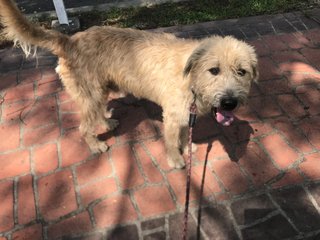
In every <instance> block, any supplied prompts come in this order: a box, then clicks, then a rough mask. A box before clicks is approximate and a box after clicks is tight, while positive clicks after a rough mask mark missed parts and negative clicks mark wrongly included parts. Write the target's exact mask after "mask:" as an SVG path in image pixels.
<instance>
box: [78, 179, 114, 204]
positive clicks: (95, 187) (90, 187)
mask: <svg viewBox="0 0 320 240" xmlns="http://www.w3.org/2000/svg"><path fill="white" fill-rule="evenodd" d="M116 191H118V187H117V183H116V181H115V179H114V178H103V179H99V180H98V181H95V182H91V183H89V184H86V185H85V186H83V187H81V189H80V194H81V199H82V204H84V205H88V204H89V203H90V202H92V201H94V200H96V199H99V198H101V197H104V196H106V195H108V194H111V193H114V192H116Z"/></svg>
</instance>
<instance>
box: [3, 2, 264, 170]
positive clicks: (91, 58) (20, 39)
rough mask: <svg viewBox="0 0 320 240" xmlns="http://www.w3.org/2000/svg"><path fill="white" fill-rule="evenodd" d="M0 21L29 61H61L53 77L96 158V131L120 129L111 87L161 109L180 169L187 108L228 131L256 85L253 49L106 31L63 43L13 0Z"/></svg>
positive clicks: (173, 161) (99, 146)
mask: <svg viewBox="0 0 320 240" xmlns="http://www.w3.org/2000/svg"><path fill="white" fill-rule="evenodd" d="M0 15H1V20H2V24H3V25H4V26H5V34H6V36H7V37H8V38H9V39H11V40H13V41H14V42H15V43H16V44H19V45H20V46H21V48H22V49H23V51H24V52H25V53H26V55H29V54H30V52H31V48H32V46H36V47H42V48H45V49H48V50H50V51H51V52H52V53H53V54H55V55H57V56H58V57H59V61H58V67H57V69H56V70H57V73H58V74H59V76H60V78H61V80H62V82H63V85H64V87H65V89H66V91H67V92H68V93H69V94H70V95H71V97H72V98H73V100H74V101H75V102H76V103H77V104H78V105H79V106H80V108H81V110H80V111H81V123H80V127H79V130H80V132H81V134H82V136H83V137H84V138H85V140H86V142H87V143H88V145H89V146H90V148H91V150H92V151H93V152H104V151H107V150H108V146H107V145H106V143H105V142H102V141H99V140H98V138H97V136H96V135H95V132H94V129H95V126H96V125H98V124H102V125H103V126H104V127H105V128H106V130H108V131H112V130H113V129H114V128H116V127H117V125H118V121H117V120H115V119H112V118H109V116H110V112H108V110H107V109H106V105H105V99H106V98H105V96H106V95H108V94H109V93H110V92H111V91H112V86H116V87H117V88H119V89H121V90H122V91H124V92H126V93H130V94H132V95H134V96H135V97H137V98H144V99H148V100H151V101H153V102H155V103H157V104H158V105H160V106H161V107H162V109H163V122H164V139H165V146H166V152H167V158H168V163H169V165H170V166H171V167H174V168H183V167H184V166H185V162H184V159H183V157H182V151H183V149H184V148H185V147H186V145H187V141H188V139H187V138H188V120H189V106H190V104H191V103H192V102H193V101H194V100H195V103H196V105H197V109H198V114H199V115H204V114H208V113H211V111H212V109H214V112H215V118H216V120H217V121H218V122H219V123H221V124H223V125H230V124H231V123H232V121H233V119H234V117H233V111H234V110H235V109H236V108H237V106H239V105H241V104H245V102H246V100H247V96H248V94H249V90H250V86H251V84H252V82H253V81H256V80H257V79H258V71H257V64H258V63H257V56H256V53H255V50H254V48H253V47H252V46H250V45H248V44H247V43H245V42H243V41H240V40H237V39H235V38H233V37H231V36H226V37H221V36H212V37H209V38H206V39H203V40H193V39H180V38H176V37H175V36H174V35H171V34H166V33H151V32H148V31H142V30H134V29H121V28H114V27H105V26H104V27H91V28H89V29H88V30H86V31H83V32H79V33H76V34H74V35H72V36H68V35H65V34H62V33H60V32H57V31H54V30H45V29H43V28H41V27H38V26H35V25H34V24H32V23H30V22H29V21H28V20H27V19H26V18H25V17H24V16H23V15H22V14H21V13H20V11H19V10H18V8H17V7H16V5H15V3H14V2H12V1H11V0H0Z"/></svg>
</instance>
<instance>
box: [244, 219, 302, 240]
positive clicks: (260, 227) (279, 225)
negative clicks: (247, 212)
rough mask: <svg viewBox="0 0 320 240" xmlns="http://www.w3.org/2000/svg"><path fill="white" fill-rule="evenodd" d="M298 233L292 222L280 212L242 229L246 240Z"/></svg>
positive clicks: (277, 237)
mask: <svg viewBox="0 0 320 240" xmlns="http://www.w3.org/2000/svg"><path fill="white" fill-rule="evenodd" d="M296 235H298V234H297V232H296V231H295V230H294V228H293V227H292V226H291V225H290V223H289V222H288V221H287V220H286V219H285V217H283V216H282V215H280V214H278V215H275V216H273V217H271V218H269V219H267V220H266V221H264V222H261V223H258V224H256V225H254V226H252V227H249V228H245V229H243V230H242V236H243V239H245V240H255V239H259V240H269V239H285V238H289V237H294V236H296Z"/></svg>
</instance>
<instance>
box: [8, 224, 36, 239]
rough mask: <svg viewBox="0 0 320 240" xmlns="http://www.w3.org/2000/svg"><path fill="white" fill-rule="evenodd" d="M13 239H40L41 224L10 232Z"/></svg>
mask: <svg viewBox="0 0 320 240" xmlns="http://www.w3.org/2000/svg"><path fill="white" fill-rule="evenodd" d="M12 239H14V240H29V239H42V226H41V224H36V225H32V226H29V227H26V228H23V229H21V230H18V231H16V232H14V233H13V234H12Z"/></svg>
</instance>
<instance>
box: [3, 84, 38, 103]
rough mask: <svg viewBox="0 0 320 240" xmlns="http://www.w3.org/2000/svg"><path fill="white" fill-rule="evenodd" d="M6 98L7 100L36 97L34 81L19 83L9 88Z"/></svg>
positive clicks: (13, 100)
mask: <svg viewBox="0 0 320 240" xmlns="http://www.w3.org/2000/svg"><path fill="white" fill-rule="evenodd" d="M4 99H5V101H6V102H15V101H20V100H27V99H34V90H33V83H26V84H19V85H17V86H14V87H12V88H10V89H8V91H7V92H6V95H5V97H4Z"/></svg>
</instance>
